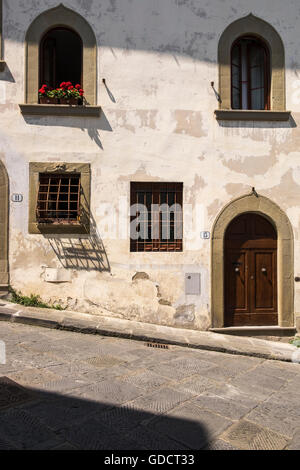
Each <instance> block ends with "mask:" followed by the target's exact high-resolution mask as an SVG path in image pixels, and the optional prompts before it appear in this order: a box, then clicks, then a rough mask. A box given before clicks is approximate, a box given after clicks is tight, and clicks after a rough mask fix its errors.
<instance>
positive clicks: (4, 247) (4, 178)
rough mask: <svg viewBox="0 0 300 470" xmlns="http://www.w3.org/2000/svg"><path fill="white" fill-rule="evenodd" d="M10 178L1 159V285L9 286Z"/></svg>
mask: <svg viewBox="0 0 300 470" xmlns="http://www.w3.org/2000/svg"><path fill="white" fill-rule="evenodd" d="M8 198H9V180H8V174H7V171H6V168H5V165H4V163H3V162H2V161H0V287H1V285H4V286H8V284H9V274H8V271H9V269H8V214H9V204H8Z"/></svg>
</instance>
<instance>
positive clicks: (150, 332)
mask: <svg viewBox="0 0 300 470" xmlns="http://www.w3.org/2000/svg"><path fill="white" fill-rule="evenodd" d="M0 320H2V321H9V322H14V323H23V324H29V325H36V326H42V327H46V328H54V329H63V330H69V331H76V332H80V333H86V334H99V335H104V336H117V337H121V338H129V339H134V340H139V341H148V342H159V343H164V344H171V345H177V346H185V347H190V348H197V349H204V350H209V351H219V352H225V353H228V354H239V355H243V356H255V357H261V358H265V359H273V360H278V361H286V362H300V348H296V347H295V346H293V345H291V344H286V343H281V342H277V341H267V340H263V339H257V338H248V337H242V336H234V335H224V334H219V333H213V332H207V331H196V330H187V329H182V328H172V327H168V326H159V325H153V324H150V323H141V322H136V321H129V320H121V319H118V318H110V317H103V316H100V315H99V316H98V315H89V314H86V313H78V312H71V311H58V310H52V309H40V308H32V307H24V306H22V305H17V304H13V303H10V302H7V301H4V300H2V301H0ZM0 339H1V332H0Z"/></svg>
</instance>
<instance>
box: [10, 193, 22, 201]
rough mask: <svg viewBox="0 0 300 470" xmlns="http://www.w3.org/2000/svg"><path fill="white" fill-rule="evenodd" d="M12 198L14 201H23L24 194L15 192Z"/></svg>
mask: <svg viewBox="0 0 300 470" xmlns="http://www.w3.org/2000/svg"><path fill="white" fill-rule="evenodd" d="M11 200H12V202H22V201H23V194H17V193H14V194H12V196H11Z"/></svg>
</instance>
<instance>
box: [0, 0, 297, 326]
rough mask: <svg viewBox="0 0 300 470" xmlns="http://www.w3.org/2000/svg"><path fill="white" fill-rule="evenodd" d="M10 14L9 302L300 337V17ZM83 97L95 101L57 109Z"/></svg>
mask: <svg viewBox="0 0 300 470" xmlns="http://www.w3.org/2000/svg"><path fill="white" fill-rule="evenodd" d="M0 4H1V16H2V21H1V24H2V26H1V34H0V41H1V62H0V67H1V71H0V109H1V113H0V123H1V124H0V133H1V139H0V158H1V166H0V194H1V197H0V201H1V205H0V230H1V233H0V253H1V259H0V271H1V272H0V276H1V284H2V286H3V288H6V287H7V286H8V285H10V286H11V287H12V288H13V289H15V290H16V291H19V292H22V294H24V295H29V294H31V293H33V294H37V295H39V296H40V297H41V298H42V299H43V300H44V301H45V302H48V303H49V304H59V305H61V306H63V307H64V308H67V309H68V310H74V311H81V312H87V313H92V314H98V315H103V316H113V317H117V318H124V319H129V320H137V321H145V322H149V323H155V324H160V325H170V326H178V327H182V328H191V329H198V330H207V329H209V328H211V327H215V328H221V327H224V326H225V327H228V326H270V325H278V326H281V327H293V326H295V325H296V323H297V321H298V320H297V317H299V316H300V283H299V280H300V278H299V276H300V150H299V145H300V131H299V128H298V126H299V122H300V48H299V35H298V28H297V25H298V24H299V21H300V5H299V2H298V1H297V0H289V2H288V5H287V7H286V8H285V9H283V8H282V2H280V1H279V0H252V1H251V11H250V10H249V8H250V4H249V2H247V1H246V0H230V1H229V0H225V1H220V0H210V1H207V2H206V1H205V2H200V1H198V0H183V1H181V0H164V1H163V2H157V1H155V0H147V1H146V0H103V1H101V2H100V1H97V0H85V1H83V0H70V1H65V2H64V3H63V4H59V5H58V3H57V2H55V1H54V0H43V1H40V2H34V1H33V0H28V1H26V2H23V1H21V0H11V1H9V2H7V1H3V2H0ZM69 81H70V82H72V83H73V85H75V83H76V82H77V83H78V85H80V86H81V87H82V88H83V89H84V98H83V102H81V101H80V100H81V97H80V99H79V101H78V102H75V103H73V104H70V103H69V102H64V101H63V99H61V100H60V103H59V102H58V101H53V97H52V98H51V99H50V98H49V97H48V100H47V99H46V101H45V100H44V101H43V100H42V99H41V98H42V94H43V93H42V92H40V97H39V90H41V87H42V85H45V86H46V85H47V87H48V88H47V89H48V90H49V89H50V88H54V89H57V88H58V89H61V88H63V87H61V86H60V84H61V82H65V83H67V82H69ZM79 88H80V87H78V89H79ZM44 89H45V88H44Z"/></svg>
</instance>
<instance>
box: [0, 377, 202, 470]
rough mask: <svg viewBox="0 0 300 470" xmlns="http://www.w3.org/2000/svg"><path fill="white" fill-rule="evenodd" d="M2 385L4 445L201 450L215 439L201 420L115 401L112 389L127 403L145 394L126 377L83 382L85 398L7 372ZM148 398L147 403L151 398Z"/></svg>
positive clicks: (0, 431) (5, 447)
mask: <svg viewBox="0 0 300 470" xmlns="http://www.w3.org/2000/svg"><path fill="white" fill-rule="evenodd" d="M78 382H79V381H78ZM0 385H1V391H2V393H1V395H2V396H1V398H3V401H4V400H5V402H6V407H8V409H6V410H3V411H2V413H1V414H2V419H1V422H0V436H1V449H3V450H15V449H34V448H35V449H39V450H46V449H51V448H52V449H53V448H56V447H57V448H58V449H59V447H60V446H63V447H62V449H65V450H68V449H69V450H72V449H73V450H76V449H80V450H152V451H153V450H154V449H155V450H188V449H195V450H198V449H201V448H203V447H204V446H206V445H207V444H208V442H209V440H210V439H209V433H208V431H207V429H206V426H205V425H204V424H203V423H202V422H201V420H199V419H198V420H197V421H196V420H187V419H184V418H181V417H176V416H175V417H171V416H168V415H162V414H153V413H151V412H149V411H144V410H143V409H142V408H141V407H138V406H137V407H136V409H135V408H134V407H133V406H132V407H129V406H126V405H124V406H122V405H117V404H116V403H113V402H112V398H111V396H110V394H112V395H113V396H115V394H116V393H117V396H115V398H118V399H119V400H120V398H121V403H122V402H124V403H125V402H126V401H128V399H130V400H132V398H138V397H141V395H142V390H141V389H140V390H138V389H137V388H135V387H131V388H130V389H129V388H128V386H127V388H126V386H125V388H124V382H121V381H120V382H119V383H118V381H116V380H114V381H112V380H111V381H110V383H105V382H100V383H95V384H93V385H88V383H81V384H79V383H78V384H77V393H78V394H82V397H80V398H77V397H74V396H68V395H60V394H57V393H50V392H46V391H41V390H38V389H30V388H25V387H22V386H20V385H19V384H18V383H16V382H14V381H12V380H11V379H9V378H7V377H1V378H0ZM75 385H76V384H75V381H74V386H75ZM83 385H85V386H83ZM87 385H88V386H87ZM80 386H81V388H80ZM122 388H123V391H122ZM109 389H111V391H110V392H109ZM81 390H82V391H81ZM101 391H102V393H101ZM112 391H113V392H114V393H112ZM75 393H76V392H75ZM126 395H130V398H128V397H127V398H126ZM98 398H101V401H98ZM122 398H123V401H122ZM140 399H141V398H140ZM96 400H97V401H96ZM142 400H143V399H142ZM144 403H145V405H147V397H145V398H144ZM199 411H200V409H199ZM16 429H17V430H18V432H16ZM174 463H176V462H175V460H174Z"/></svg>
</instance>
